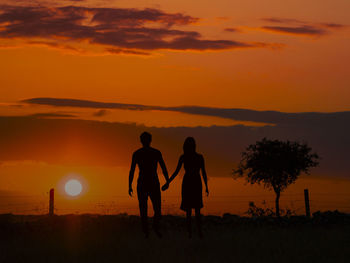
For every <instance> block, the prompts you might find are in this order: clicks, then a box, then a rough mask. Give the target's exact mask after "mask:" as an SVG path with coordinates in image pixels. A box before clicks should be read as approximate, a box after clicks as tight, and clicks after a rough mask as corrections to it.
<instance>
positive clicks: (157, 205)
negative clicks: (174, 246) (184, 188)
mask: <svg viewBox="0 0 350 263" xmlns="http://www.w3.org/2000/svg"><path fill="white" fill-rule="evenodd" d="M150 198H151V201H152V206H153V210H154V217H153V228H154V231H155V232H156V234H157V235H158V236H159V237H160V236H161V234H160V231H159V228H160V226H159V224H160V218H161V216H162V213H161V194H160V186H159V183H158V184H157V185H156V186H155V187H154V189H153V191H152V192H151V193H150Z"/></svg>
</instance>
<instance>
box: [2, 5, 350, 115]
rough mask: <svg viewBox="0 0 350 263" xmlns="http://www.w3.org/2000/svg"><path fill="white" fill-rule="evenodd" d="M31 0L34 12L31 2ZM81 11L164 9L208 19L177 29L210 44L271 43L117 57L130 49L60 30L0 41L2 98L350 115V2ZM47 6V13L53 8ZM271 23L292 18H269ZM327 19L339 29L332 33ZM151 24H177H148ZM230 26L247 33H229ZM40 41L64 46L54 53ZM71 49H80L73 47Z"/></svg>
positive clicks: (162, 10) (178, 6)
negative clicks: (293, 31) (294, 30)
mask: <svg viewBox="0 0 350 263" xmlns="http://www.w3.org/2000/svg"><path fill="white" fill-rule="evenodd" d="M5 3H6V2H5ZM10 3H11V2H9V4H10ZM19 3H21V2H19ZM23 3H25V4H23V5H26V6H28V2H27V1H24V2H23ZM68 3H69V4H75V3H74V2H71V1H63V2H56V6H65V5H68ZM76 5H80V6H84V7H115V8H116V7H117V8H141V9H142V8H156V9H157V10H160V11H161V12H164V13H167V14H181V15H184V16H191V17H193V18H198V20H197V21H195V22H192V23H189V24H187V25H181V24H179V25H176V24H175V25H173V26H171V29H177V30H180V31H195V32H198V33H200V34H201V37H200V39H202V40H229V41H239V42H243V43H249V44H252V43H256V42H259V43H264V44H266V45H268V46H267V47H252V48H240V47H239V48H233V49H230V48H228V49H219V50H215V51H213V50H204V51H196V50H181V49H180V50H172V49H171V48H166V49H156V50H152V51H149V50H143V49H142V48H141V49H140V48H137V51H138V52H150V55H148V56H143V55H130V54H125V53H124V54H111V53H109V54H108V53H106V51H104V50H106V48H107V49H108V48H115V49H118V48H119V49H120V48H123V47H120V46H118V45H104V44H102V45H101V44H100V43H96V44H94V43H92V41H91V40H89V39H80V40H75V39H74V38H72V37H68V36H66V35H67V34H68V33H67V32H60V34H61V35H65V37H59V36H57V37H56V38H55V37H54V38H53V37H52V36H47V37H45V36H43V35H40V36H38V34H37V35H35V34H34V35H33V36H29V37H28V36H27V35H26V34H24V33H17V35H16V37H13V33H4V35H3V37H2V38H0V47H1V46H3V48H2V49H1V50H0V57H1V61H2V63H1V65H0V72H1V73H0V74H1V89H2V96H1V100H2V102H14V101H17V100H19V99H25V98H30V97H69V98H81V99H94V100H101V101H106V100H107V101H118V102H124V103H139V104H151V105H184V104H186V105H206V106H220V107H231V108H232V107H233V108H250V109H258V110H281V111H290V112H298V111H342V110H348V109H349V108H348V101H349V100H350V92H349V89H348V85H349V82H350V74H349V73H350V72H349V70H350V66H349V61H350V59H349V58H350V50H349V48H348V47H349V46H350V37H349V36H350V31H349V28H348V26H349V25H350V18H349V16H348V15H347V14H348V13H347V11H346V10H349V8H350V3H349V2H348V1H346V0H342V1H340V0H337V1H322V3H320V2H319V1H307V3H305V1H294V0H293V1H289V0H288V1H283V3H281V2H280V1H271V0H270V1H264V2H261V1H253V0H250V1H222V0H220V1H217V2H216V4H215V5H213V4H212V2H210V1H161V2H160V3H157V2H153V1H152V2H150V1H137V2H135V3H134V2H132V1H108V2H106V1H82V2H77V4H76ZM42 6H44V7H45V8H46V7H47V4H46V3H42ZM53 12H57V11H53ZM51 15H52V14H51ZM271 18H273V19H279V20H282V22H279V23H276V22H271V21H268V20H267V19H271ZM86 19H87V20H86V21H85V20H84V22H82V23H83V24H88V25H91V26H93V25H95V24H93V23H92V22H89V19H91V17H89V16H88V15H87V18H86ZM263 19H265V20H263ZM294 20H295V21H296V22H294ZM12 22H13V21H12ZM6 23H9V22H8V21H5V22H4V25H6ZM89 23H90V24H89ZM91 23H92V24H91ZM107 23H108V21H107ZM327 23H328V24H336V25H339V27H333V28H331V27H328V28H325V26H324V25H325V24H327ZM144 26H146V27H150V28H154V27H156V28H157V27H158V28H164V27H165V28H167V27H168V26H166V25H158V24H157V23H148V22H146V24H145V25H144ZM269 26H270V27H284V28H286V27H288V28H301V29H302V28H304V29H305V28H306V29H311V31H312V30H315V32H318V33H312V34H308V33H305V34H304V33H299V34H284V33H283V32H276V31H275V32H273V31H269V30H262V27H269ZM225 28H235V29H237V30H238V31H237V32H227V31H225V30H224V29H225ZM27 30H30V28H29V29H27ZM32 30H33V29H32ZM2 31H4V29H2ZM53 31H54V30H53ZM11 34H12V35H11ZM53 34H57V31H54V32H53ZM38 42H41V43H43V42H45V43H47V42H50V43H55V45H56V46H51V47H45V46H44V45H43V44H38ZM89 42H90V43H89ZM67 45H70V46H72V47H74V48H77V49H78V51H72V50H70V49H68V50H67V49H64V46H67ZM139 47H140V45H139Z"/></svg>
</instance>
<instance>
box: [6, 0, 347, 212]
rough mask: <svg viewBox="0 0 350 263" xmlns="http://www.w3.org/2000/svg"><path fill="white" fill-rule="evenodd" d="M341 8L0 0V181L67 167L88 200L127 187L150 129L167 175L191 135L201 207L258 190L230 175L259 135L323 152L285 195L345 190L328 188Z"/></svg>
mask: <svg viewBox="0 0 350 263" xmlns="http://www.w3.org/2000/svg"><path fill="white" fill-rule="evenodd" d="M349 10H350V1H348V0H321V1H320V0H308V1H301V0H285V1H278V0H265V1H259V0H245V1H241V0H240V1H238V0H218V1H215V2H213V1H206V0H202V1H183V0H163V1H149V0H147V1H146V0H141V1H130V0H129V1H126V0H120V1H108V0H86V1H85V0H71V1H68V0H67V1H25V0H16V1H4V0H0V59H1V60H0V61H1V63H0V91H1V97H0V129H1V131H0V149H1V153H0V192H1V193H3V195H6V196H7V194H8V195H9V196H10V195H11V194H12V195H13V196H15V194H14V193H15V192H16V193H17V192H19V193H21V195H23V193H31V194H32V195H36V194H38V195H40V194H45V193H46V192H47V190H48V189H49V188H50V187H55V188H57V189H58V193H60V191H61V190H62V189H63V188H62V182H63V181H65V180H66V178H70V177H74V174H75V176H76V177H79V178H80V179H81V181H82V182H84V183H83V186H85V187H86V188H85V190H86V191H85V192H84V194H85V195H86V197H85V198H86V200H85V201H86V207H88V204H89V202H90V201H91V202H93V203H94V204H96V202H98V200H99V197H96V196H95V197H94V195H97V196H98V195H104V197H103V198H104V200H105V201H106V200H107V201H108V202H112V201H111V200H112V199H111V198H110V196H112V195H114V196H120V197H121V198H126V197H127V196H126V195H127V173H128V167H129V165H130V156H131V153H132V151H134V150H135V149H137V147H139V142H138V135H139V133H140V132H142V131H144V130H148V131H150V132H151V133H152V134H153V135H154V146H155V147H156V148H158V149H160V150H161V151H162V152H163V155H164V159H165V160H166V161H167V163H168V169H169V171H170V173H171V172H172V171H173V170H174V168H175V164H176V161H177V158H178V156H179V155H180V154H181V150H182V143H183V140H184V139H185V138H186V137H187V136H194V137H195V138H196V139H197V141H198V150H199V151H201V152H202V153H203V154H204V156H205V157H206V159H207V166H208V171H209V174H208V175H209V178H212V182H213V188H212V193H213V195H212V199H211V200H210V199H208V202H209V207H208V208H207V209H208V210H207V211H208V212H213V213H218V212H217V211H216V210H215V209H214V208H213V207H214V206H217V205H218V204H220V200H219V199H220V196H230V195H234V194H235V193H236V194H237V195H244V194H246V195H248V196H249V195H250V194H253V193H255V192H256V191H261V194H263V193H266V194H269V193H268V192H267V191H266V190H264V189H263V188H262V187H260V188H254V187H251V186H248V185H244V184H243V182H242V181H233V180H232V178H229V177H230V173H231V170H232V168H233V167H234V166H235V165H236V164H237V162H238V161H239V156H240V153H241V151H242V150H244V148H245V147H246V146H247V145H248V144H250V143H254V142H255V141H256V140H258V139H260V138H262V137H265V136H266V137H271V138H278V139H290V140H300V141H306V142H308V143H309V144H310V146H311V147H312V148H313V149H315V151H317V152H318V153H319V154H320V156H321V157H322V159H321V165H320V167H319V168H317V169H315V171H314V172H313V174H312V178H313V179H305V178H304V179H302V182H300V184H299V185H298V184H297V185H296V186H294V188H293V189H294V190H293V189H291V192H290V194H291V195H293V194H296V193H299V192H300V193H301V191H302V190H303V188H305V187H308V188H311V189H312V187H314V188H315V189H317V190H315V191H316V192H317V193H318V194H320V195H321V194H322V193H325V192H326V193H328V192H329V193H331V194H334V193H337V192H339V191H340V193H341V194H344V195H345V194H346V195H347V197H346V198H349V196H350V190H347V189H350V187H347V188H346V187H343V188H341V190H339V189H338V186H339V184H341V185H343V186H344V185H345V186H347V185H349V184H350V183H349V181H348V178H350V177H349V176H350V175H349V172H348V171H349V169H350V166H349V164H348V160H347V159H348V157H349V156H350V150H349V147H350V139H349V138H348V137H349V134H350V124H349V123H350V112H349V110H350V108H349V101H350V48H349V47H350V12H349ZM186 106H196V107H186ZM271 111H274V112H271ZM310 112H313V113H310ZM62 180H63V181H62ZM222 180H224V181H222ZM225 180H227V181H225ZM228 180H230V181H228ZM305 180H306V181H305ZM327 180H328V181H327ZM339 180H340V181H341V182H342V183H339ZM228 182H229V183H228ZM325 182H328V183H325ZM179 183H180V179H178V182H177V183H176V184H175V185H174V187H173V188H172V189H171V190H170V191H171V192H170V194H169V193H167V194H168V196H177V195H178V194H179V191H180V184H179ZM209 184H210V181H209ZM327 184H328V185H329V186H331V187H329V188H327V187H326V185H327ZM228 185H229V186H230V187H227V186H228ZM59 189H61V190H59ZM327 191H328V192H327ZM259 193H260V192H259ZM89 194H90V196H89ZM167 194H165V195H164V196H165V198H166V196H167ZM270 194H271V196H269V197H267V198H270V197H272V196H273V195H272V193H270ZM348 194H349V195H348ZM0 196H1V195H0ZM62 196H64V194H62ZM9 198H10V197H9ZM62 198H63V197H62ZM101 198H102V197H101ZM103 198H102V199H103ZM218 198H219V199H218ZM321 199H322V198H321ZM321 199H319V200H321ZM88 200H89V201H88ZM213 200H215V202H214V201H213ZM258 200H259V201H261V200H262V198H260V199H259V198H258ZM334 200H335V203H336V202H338V204H340V203H342V202H344V198H343V197H338V199H337V198H335V197H334ZM107 201H106V202H107ZM282 201H283V200H282ZM345 201H346V200H345ZM348 201H349V202H348V203H350V200H348ZM6 202H7V201H6ZM6 202H5V203H6ZM62 202H64V205H63V203H62V207H69V206H70V205H72V202H76V200H69V199H67V198H66V199H64V198H63V199H62ZM123 202H124V201H123ZM128 202H130V203H127V204H126V205H125V204H124V203H123V204H124V205H125V206H126V207H129V206H130V207H132V206H133V205H134V206H135V205H136V201H135V200H131V201H130V200H129V201H128ZM210 202H212V206H210ZM213 202H214V203H215V205H214V203H213ZM225 202H226V201H225ZM242 202H243V201H242ZM1 205H4V201H0V211H2V210H1V209H2V208H1V207H2V206H1ZM111 205H112V204H111ZM113 205H114V203H113ZM172 205H174V207H175V208H176V209H177V203H176V202H175V201H174V204H172ZM221 205H223V203H221ZM244 205H245V206H246V200H245V201H244ZM94 207H95V206H94ZM223 207H224V208H223V209H226V210H230V211H232V212H235V211H237V210H239V211H243V210H244V209H243V208H242V207H243V205H239V204H236V206H235V207H234V209H233V208H232V205H230V204H228V205H226V206H223ZM340 207H341V206H340ZM341 208H342V207H341ZM74 209H76V207H74ZM89 209H90V210H91V211H94V208H91V206H90V208H89ZM104 209H105V208H104ZM106 209H107V208H106ZM108 209H110V208H108ZM347 209H349V211H350V207H348V208H347ZM90 210H89V211H90ZM18 211H20V210H18ZM96 211H100V210H96ZM120 211H121V210H120ZM125 211H127V212H128V211H129V210H128V209H125ZM130 211H131V210H130ZM130 211H129V212H130ZM169 211H170V210H169ZM100 212H101V211H100ZM104 212H106V210H104ZM113 212H118V211H113Z"/></svg>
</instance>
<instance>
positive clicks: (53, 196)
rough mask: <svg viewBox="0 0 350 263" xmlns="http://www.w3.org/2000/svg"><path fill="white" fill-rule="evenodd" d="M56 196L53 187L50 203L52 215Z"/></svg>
mask: <svg viewBox="0 0 350 263" xmlns="http://www.w3.org/2000/svg"><path fill="white" fill-rule="evenodd" d="M54 198H55V190H54V189H53V188H51V189H50V203H49V215H50V216H52V215H53V214H54Z"/></svg>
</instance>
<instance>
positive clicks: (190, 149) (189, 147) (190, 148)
mask: <svg viewBox="0 0 350 263" xmlns="http://www.w3.org/2000/svg"><path fill="white" fill-rule="evenodd" d="M183 150H184V154H185V155H188V154H193V153H195V152H196V141H195V140H194V138H193V137H187V138H186V140H185V142H184V146H183Z"/></svg>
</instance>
